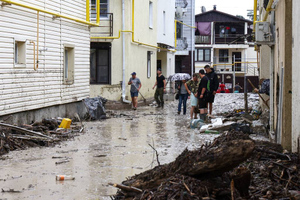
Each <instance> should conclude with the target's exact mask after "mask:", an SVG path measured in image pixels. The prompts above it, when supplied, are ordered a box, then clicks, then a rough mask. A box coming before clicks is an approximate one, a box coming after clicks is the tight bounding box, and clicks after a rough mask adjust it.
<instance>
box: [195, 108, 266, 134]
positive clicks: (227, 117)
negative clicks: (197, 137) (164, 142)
mask: <svg viewBox="0 0 300 200" xmlns="http://www.w3.org/2000/svg"><path fill="white" fill-rule="evenodd" d="M208 121H209V122H210V123H208V124H204V123H199V124H198V127H197V126H196V127H194V126H193V127H192V126H191V127H192V128H198V129H199V130H200V133H213V132H214V131H215V132H217V133H223V132H224V131H228V130H235V131H242V132H243V133H247V134H254V133H255V134H258V135H261V136H267V135H268V134H267V132H268V131H267V130H268V129H269V126H268V123H269V113H268V112H264V113H262V112H261V111H258V110H252V109H251V110H249V112H248V113H247V112H245V111H244V110H242V109H237V110H234V111H233V112H231V113H224V114H222V115H219V116H218V117H217V118H213V119H210V120H208Z"/></svg>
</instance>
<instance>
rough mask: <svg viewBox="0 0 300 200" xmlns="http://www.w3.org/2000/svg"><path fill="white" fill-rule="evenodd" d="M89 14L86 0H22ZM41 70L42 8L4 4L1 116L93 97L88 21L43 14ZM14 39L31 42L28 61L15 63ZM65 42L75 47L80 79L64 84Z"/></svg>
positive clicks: (1, 11)
mask: <svg viewBox="0 0 300 200" xmlns="http://www.w3.org/2000/svg"><path fill="white" fill-rule="evenodd" d="M17 2H21V3H24V4H27V5H31V6H34V7H38V8H41V9H46V10H49V11H53V12H57V13H61V14H63V15H68V16H72V17H76V18H80V19H85V1H82V0H73V1H70V0H65V1H63V0H36V1H31V0H22V1H21V0H20V1H17ZM39 22H40V24H39V26H40V27H39V50H40V51H39V69H38V70H37V71H34V70H33V45H32V44H30V41H34V42H36V40H37V38H36V36H37V28H36V27H37V12H36V11H33V10H30V9H27V8H22V7H19V6H16V5H9V6H4V7H3V8H1V9H0V27H1V29H0V115H5V114H10V113H16V112H21V111H27V110H31V109H38V108H42V107H46V106H52V105H58V104H65V103H69V102H75V101H79V100H82V99H83V98H85V97H88V96H89V54H90V53H89V52H90V48H89V47H90V39H89V37H90V35H89V30H88V27H87V25H83V24H79V23H77V22H73V21H70V20H66V19H63V18H57V19H52V16H51V15H48V14H44V13H40V20H39ZM14 40H22V41H26V66H25V67H22V68H16V67H15V66H14ZM64 44H68V45H73V46H74V49H75V55H74V57H75V66H74V84H72V85H64V84H63V67H64V65H63V63H64V61H63V59H64V57H63V55H64V54H63V52H64Z"/></svg>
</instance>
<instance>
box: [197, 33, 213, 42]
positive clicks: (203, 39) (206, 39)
mask: <svg viewBox="0 0 300 200" xmlns="http://www.w3.org/2000/svg"><path fill="white" fill-rule="evenodd" d="M210 43H211V36H210V35H208V36H205V35H195V44H210Z"/></svg>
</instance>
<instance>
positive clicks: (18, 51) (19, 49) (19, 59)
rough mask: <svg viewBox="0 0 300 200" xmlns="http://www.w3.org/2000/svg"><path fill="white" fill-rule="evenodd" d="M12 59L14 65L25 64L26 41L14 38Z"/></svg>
mask: <svg viewBox="0 0 300 200" xmlns="http://www.w3.org/2000/svg"><path fill="white" fill-rule="evenodd" d="M14 50H15V51H14V61H15V66H16V67H18V66H19V67H20V66H25V64H26V41H17V40H15V47H14Z"/></svg>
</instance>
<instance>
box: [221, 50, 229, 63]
mask: <svg viewBox="0 0 300 200" xmlns="http://www.w3.org/2000/svg"><path fill="white" fill-rule="evenodd" d="M219 62H228V49H220V50H219Z"/></svg>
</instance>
